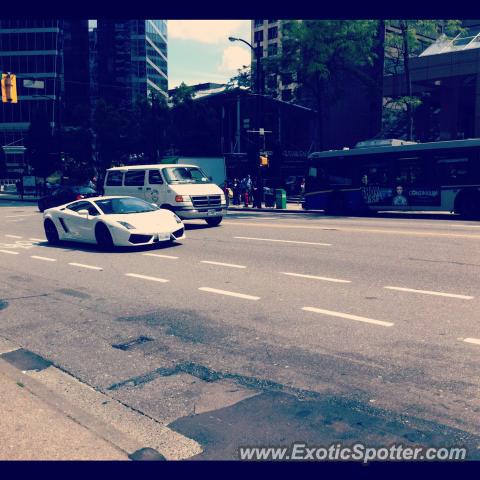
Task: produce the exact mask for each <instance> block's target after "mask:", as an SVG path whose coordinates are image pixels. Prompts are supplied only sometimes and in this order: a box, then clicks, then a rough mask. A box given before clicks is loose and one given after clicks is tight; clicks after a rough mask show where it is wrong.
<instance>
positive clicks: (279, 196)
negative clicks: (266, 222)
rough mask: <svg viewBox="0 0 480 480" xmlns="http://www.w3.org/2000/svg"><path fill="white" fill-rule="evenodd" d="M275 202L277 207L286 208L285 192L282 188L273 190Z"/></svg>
mask: <svg viewBox="0 0 480 480" xmlns="http://www.w3.org/2000/svg"><path fill="white" fill-rule="evenodd" d="M275 204H276V205H275V206H276V207H277V208H280V209H286V208H287V192H286V191H285V190H284V189H283V188H277V190H275Z"/></svg>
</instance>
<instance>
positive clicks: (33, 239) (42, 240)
mask: <svg viewBox="0 0 480 480" xmlns="http://www.w3.org/2000/svg"><path fill="white" fill-rule="evenodd" d="M29 240H32V242H46V241H47V239H46V238H29Z"/></svg>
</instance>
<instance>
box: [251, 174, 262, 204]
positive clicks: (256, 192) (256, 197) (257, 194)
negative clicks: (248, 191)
mask: <svg viewBox="0 0 480 480" xmlns="http://www.w3.org/2000/svg"><path fill="white" fill-rule="evenodd" d="M262 193H263V189H262V185H261V182H260V181H259V180H256V181H255V182H254V183H253V205H252V206H253V208H262V196H263V195H262Z"/></svg>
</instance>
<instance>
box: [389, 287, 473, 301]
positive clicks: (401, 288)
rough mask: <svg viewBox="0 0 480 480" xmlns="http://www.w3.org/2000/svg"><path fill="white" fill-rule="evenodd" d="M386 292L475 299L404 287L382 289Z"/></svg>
mask: <svg viewBox="0 0 480 480" xmlns="http://www.w3.org/2000/svg"><path fill="white" fill-rule="evenodd" d="M383 288H386V289H388V290H398V291H399V292H411V293H421V294H424V295H436V296H438V297H450V298H460V299H462V300H472V299H473V298H475V297H472V296H470V295H459V294H457V293H445V292H434V291H432V290H417V289H415V288H404V287H383Z"/></svg>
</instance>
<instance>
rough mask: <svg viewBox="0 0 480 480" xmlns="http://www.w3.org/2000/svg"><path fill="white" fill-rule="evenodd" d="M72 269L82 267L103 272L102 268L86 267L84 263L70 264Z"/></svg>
mask: <svg viewBox="0 0 480 480" xmlns="http://www.w3.org/2000/svg"><path fill="white" fill-rule="evenodd" d="M69 265H71V266H72V267H82V268H89V269H90V270H103V268H102V267H95V266H93V265H84V264H83V263H74V262H71V263H69Z"/></svg>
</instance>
